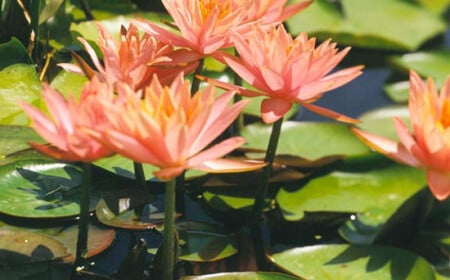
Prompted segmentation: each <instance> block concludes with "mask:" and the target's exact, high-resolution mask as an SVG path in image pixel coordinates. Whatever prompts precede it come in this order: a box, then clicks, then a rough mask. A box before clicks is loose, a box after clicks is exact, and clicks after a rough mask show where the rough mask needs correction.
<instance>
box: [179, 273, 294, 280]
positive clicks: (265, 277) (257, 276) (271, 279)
mask: <svg viewBox="0 0 450 280" xmlns="http://www.w3.org/2000/svg"><path fill="white" fill-rule="evenodd" d="M229 279H235V280H294V279H297V278H296V277H293V276H290V275H287V274H283V273H277V272H224V273H215V274H205V275H197V276H184V277H181V280H229Z"/></svg>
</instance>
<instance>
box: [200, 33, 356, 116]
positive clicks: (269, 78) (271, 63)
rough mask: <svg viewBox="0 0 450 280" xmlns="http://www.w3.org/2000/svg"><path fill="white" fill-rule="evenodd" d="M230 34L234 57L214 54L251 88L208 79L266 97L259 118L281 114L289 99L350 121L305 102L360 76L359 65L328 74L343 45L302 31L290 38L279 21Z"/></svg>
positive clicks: (340, 55)
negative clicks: (268, 28)
mask: <svg viewBox="0 0 450 280" xmlns="http://www.w3.org/2000/svg"><path fill="white" fill-rule="evenodd" d="M232 38H233V40H234V43H235V47H236V49H237V51H238V52H239V57H235V56H232V55H230V54H227V53H225V52H221V54H220V55H221V57H220V59H221V60H222V61H223V62H224V63H226V64H227V65H228V66H229V67H231V68H232V69H233V70H234V71H235V72H236V73H237V74H238V75H239V76H241V77H242V78H243V79H244V80H245V81H246V82H248V83H249V84H251V85H252V86H253V87H254V88H255V90H253V89H252V90H248V89H245V88H243V87H236V86H233V85H229V84H225V83H222V82H219V81H212V80H211V79H209V80H210V81H211V82H213V83H215V84H216V85H218V86H221V87H224V88H228V89H234V90H236V91H238V92H239V93H240V94H242V95H245V96H265V97H266V99H264V100H263V101H262V104H261V115H262V119H263V121H264V122H266V123H273V122H275V121H277V120H278V119H280V118H282V117H283V116H284V115H285V114H286V113H287V112H288V111H289V110H290V109H291V107H292V105H293V104H294V103H299V104H301V105H303V106H304V107H305V108H307V109H309V110H311V111H314V112H316V113H318V114H322V115H325V116H327V117H330V118H333V119H337V120H340V121H344V122H356V120H354V119H352V118H349V117H346V116H344V115H341V114H339V113H336V112H333V111H330V110H328V109H325V108H322V107H318V106H315V105H313V104H311V103H313V102H315V101H316V100H318V99H319V98H320V97H321V96H322V95H323V94H324V93H325V92H327V91H330V90H332V89H335V88H337V87H340V86H342V85H344V84H346V83H348V82H350V81H351V80H353V79H355V78H356V77H358V76H359V75H361V69H362V68H363V66H354V67H350V68H345V69H341V70H338V71H336V72H333V73H331V74H330V71H331V70H333V69H334V68H335V67H336V66H337V65H338V63H339V62H340V61H341V60H342V59H343V58H344V57H345V55H346V54H347V53H348V52H349V50H350V48H349V47H347V48H345V49H344V50H342V51H338V49H337V48H336V43H331V41H330V40H327V41H325V42H323V43H322V44H320V45H319V46H317V47H316V46H315V43H316V40H315V38H312V39H308V36H307V35H306V33H301V34H300V35H298V36H297V37H296V38H295V39H294V38H292V36H291V35H290V34H289V33H287V32H286V30H285V29H284V27H283V26H282V25H279V26H278V27H272V28H271V29H270V30H269V31H268V32H266V31H265V30H264V29H263V28H261V27H260V26H256V27H255V28H254V29H253V31H252V32H249V33H248V34H247V35H246V36H242V35H240V34H238V33H234V35H233V37H232ZM206 79H207V78H206Z"/></svg>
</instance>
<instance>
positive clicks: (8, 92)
mask: <svg viewBox="0 0 450 280" xmlns="http://www.w3.org/2000/svg"><path fill="white" fill-rule="evenodd" d="M40 95H41V82H40V81H39V78H38V76H37V73H36V69H35V66H34V65H28V64H13V65H11V66H8V67H6V68H3V70H2V71H0V104H2V110H1V111H0V123H1V124H8V125H25V124H28V122H29V121H28V119H27V117H26V115H25V113H24V112H23V110H22V108H20V106H19V104H18V102H19V101H23V102H26V103H33V104H34V105H37V106H39V105H40V104H39V102H40Z"/></svg>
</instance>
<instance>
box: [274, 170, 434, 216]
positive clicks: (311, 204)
mask: <svg viewBox="0 0 450 280" xmlns="http://www.w3.org/2000/svg"><path fill="white" fill-rule="evenodd" d="M425 185H426V179H425V176H424V172H422V171H420V170H417V169H415V168H411V167H406V166H403V165H398V164H392V165H390V166H387V167H385V168H379V169H374V170H369V171H364V172H342V171H335V172H332V173H330V174H328V175H326V176H321V177H317V178H314V179H312V180H311V181H309V182H308V183H307V184H306V185H305V186H303V187H302V188H300V189H295V190H290V189H287V188H282V189H280V191H279V192H278V194H277V196H276V200H277V202H278V204H279V207H280V210H281V213H282V215H283V217H284V219H286V220H288V221H299V220H301V219H302V218H303V217H304V215H305V213H307V212H308V213H310V212H316V213H317V212H318V213H321V212H340V213H360V214H364V213H366V212H369V213H375V214H376V215H374V216H373V217H372V219H375V220H376V221H377V223H378V224H382V223H384V222H386V221H387V220H388V219H389V217H390V216H391V215H392V214H393V213H395V211H396V210H397V209H398V208H399V207H400V206H401V205H402V204H403V203H404V202H405V201H406V200H407V199H408V198H410V197H411V196H413V195H414V194H415V193H416V192H418V191H419V190H420V189H422V188H423V187H424V186H425ZM363 216H364V215H363ZM354 218H356V219H358V217H356V216H355V217H354ZM364 218H365V219H368V220H367V221H361V222H362V223H368V222H369V221H371V222H372V221H373V220H371V217H370V215H366V216H364Z"/></svg>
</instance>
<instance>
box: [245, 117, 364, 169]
mask: <svg viewBox="0 0 450 280" xmlns="http://www.w3.org/2000/svg"><path fill="white" fill-rule="evenodd" d="M271 131H272V128H271V126H267V125H263V124H251V125H248V126H246V127H245V128H244V129H243V131H242V136H243V137H244V138H245V139H246V140H247V145H246V146H244V147H246V148H253V149H260V150H263V151H265V150H266V149H267V143H268V141H269V137H270V133H271ZM369 151H370V150H369V148H368V147H367V146H365V145H364V144H363V143H362V142H361V141H359V140H358V138H356V136H354V135H353V134H352V133H351V132H350V131H349V130H348V127H347V126H346V125H344V124H340V123H330V122H294V121H285V122H283V126H282V128H281V135H280V140H279V143H278V147H277V155H290V156H297V157H301V158H303V159H307V160H309V161H314V160H319V159H321V158H324V157H330V156H343V157H352V156H361V155H365V154H368V153H369Z"/></svg>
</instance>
